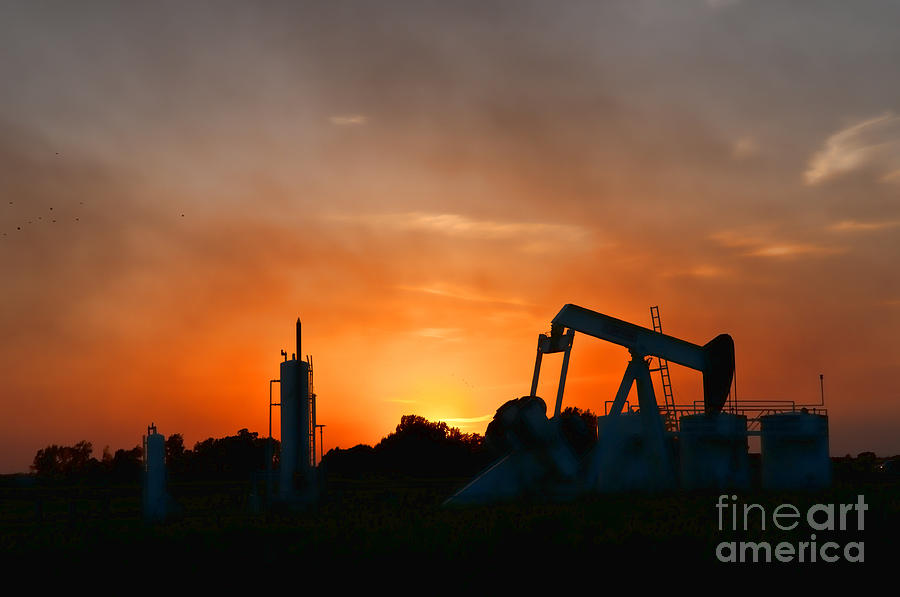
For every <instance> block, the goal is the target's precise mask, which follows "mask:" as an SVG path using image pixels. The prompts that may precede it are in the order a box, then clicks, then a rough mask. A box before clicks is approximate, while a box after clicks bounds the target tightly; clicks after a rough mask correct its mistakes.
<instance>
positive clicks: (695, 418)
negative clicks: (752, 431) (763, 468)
mask: <svg viewBox="0 0 900 597" xmlns="http://www.w3.org/2000/svg"><path fill="white" fill-rule="evenodd" d="M680 429H681V432H680V433H679V436H678V449H679V455H680V471H681V486H682V487H683V488H684V489H725V488H735V489H744V488H747V487H749V486H750V463H749V458H748V455H747V448H748V447H747V417H744V416H741V415H733V414H730V413H718V414H715V415H707V414H698V415H687V416H684V417H681V422H680Z"/></svg>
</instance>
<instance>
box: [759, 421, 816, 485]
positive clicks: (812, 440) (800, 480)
mask: <svg viewBox="0 0 900 597" xmlns="http://www.w3.org/2000/svg"><path fill="white" fill-rule="evenodd" d="M760 433H761V444H760V448H761V452H762V454H761V455H762V484H763V487H764V488H766V489H820V488H823V487H828V486H829V485H831V459H830V457H829V453H828V417H827V416H826V415H822V414H817V413H810V412H806V411H795V412H786V413H779V414H774V415H767V416H764V417H761V419H760Z"/></svg>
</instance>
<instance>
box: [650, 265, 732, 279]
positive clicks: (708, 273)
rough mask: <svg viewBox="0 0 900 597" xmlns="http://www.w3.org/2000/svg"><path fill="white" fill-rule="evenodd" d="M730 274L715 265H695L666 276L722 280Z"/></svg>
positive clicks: (671, 272)
mask: <svg viewBox="0 0 900 597" xmlns="http://www.w3.org/2000/svg"><path fill="white" fill-rule="evenodd" d="M730 273H731V272H730V271H729V270H727V269H725V268H722V267H719V266H716V265H706V264H703V265H695V266H693V267H689V268H687V269H679V270H673V271H670V272H668V273H667V274H666V275H667V276H668V277H670V278H677V277H689V278H722V277H725V276H727V275H729V274H730Z"/></svg>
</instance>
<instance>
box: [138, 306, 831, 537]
mask: <svg viewBox="0 0 900 597" xmlns="http://www.w3.org/2000/svg"><path fill="white" fill-rule="evenodd" d="M650 319H651V323H652V329H650V328H645V327H642V326H639V325H635V324H632V323H628V322H626V321H622V320H620V319H616V318H614V317H610V316H609V315H604V314H602V313H598V312H596V311H592V310H590V309H586V308H584V307H580V306H577V305H571V304H568V305H565V306H564V307H563V308H562V309H561V310H560V311H559V313H557V315H556V317H554V318H553V320H552V322H551V327H550V332H549V333H546V334H539V335H538V342H537V356H536V358H535V364H534V375H533V377H532V381H531V391H530V393H529V394H528V395H527V396H523V397H522V398H518V399H515V400H510V401H508V402H506V403H505V404H503V405H502V406H500V408H498V409H497V412H496V414H495V415H494V418H493V420H492V422H491V424H490V425H489V427H488V431H487V434H486V436H487V439H489V440H493V443H494V444H499V445H501V446H502V447H503V448H504V454H503V455H502V456H501V457H499V459H497V460H496V461H495V462H494V463H492V464H491V465H490V466H489V467H488V468H487V469H485V470H484V471H483V472H482V473H481V474H479V475H478V476H476V477H475V479H473V480H472V481H471V482H470V483H468V484H467V485H466V486H464V487H463V488H462V489H460V490H459V491H458V492H457V493H455V494H454V495H453V496H451V497H450V498H448V499H447V500H446V501H445V502H444V503H445V505H466V504H484V503H491V502H496V501H502V500H507V499H513V498H517V497H520V496H532V497H540V498H542V499H570V498H572V497H575V496H578V495H583V494H588V493H594V492H623V491H659V490H663V491H666V490H677V489H685V490H692V489H746V488H748V487H750V485H751V465H750V457H749V442H748V438H749V437H753V436H757V437H759V438H760V456H761V464H762V466H761V485H762V487H763V488H765V489H819V488H823V487H826V486H828V485H830V483H831V461H830V457H829V452H828V417H827V411H826V410H825V409H824V379H823V377H822V376H821V375H820V389H821V393H822V396H821V398H822V399H821V402H820V403H817V404H797V403H796V402H794V401H739V400H737V398H736V396H735V394H736V392H733V391H732V384H733V382H734V372H735V356H734V354H735V353H734V341H733V340H732V338H731V336H730V335H728V334H720V335H718V336H716V337H715V338H713V339H712V340H710V341H709V342H707V343H706V344H704V345H702V346H701V345H697V344H694V343H692V342H688V341H686V340H682V339H679V338H676V337H674V336H669V335H666V334H664V333H663V332H662V323H661V319H660V315H659V308H658V307H656V306H654V307H651V309H650ZM576 332H578V333H581V334H585V335H588V336H592V337H594V338H598V339H601V340H605V341H607V342H612V343H614V344H617V345H619V346H622V347H625V348H626V349H628V351H629V353H630V355H631V359H630V361H629V362H628V363H627V366H626V367H625V373H624V375H623V377H622V381H621V383H620V385H619V388H618V391H617V392H616V395H615V397H614V398H613V400H611V401H607V402H606V403H605V404H606V408H605V413H604V415H603V416H599V417H597V435H596V437H597V441H596V443H595V444H593V445H592V447H590V449H589V450H588V451H587V452H586V453H582V454H579V453H578V451H577V450H576V449H575V447H574V446H573V444H572V442H571V440H570V439H569V438H570V437H572V433H567V428H566V426H567V425H570V423H571V420H572V417H568V418H566V417H565V416H563V414H564V413H563V411H562V402H563V394H564V390H565V383H566V374H567V372H568V366H569V359H570V355H571V352H572V346H573V342H574V339H575V334H576ZM296 342H297V346H296V352H295V353H294V354H292V355H291V358H290V359H288V358H287V353H286V352H285V351H284V350H282V351H281V355H282V357H283V360H282V362H281V363H280V364H279V366H280V377H279V378H278V379H272V380H270V381H269V404H268V408H269V435H268V443H267V445H268V451H267V454H266V471H265V479H266V497H267V504H272V503H282V504H289V505H305V504H310V503H313V502H315V501H316V500H317V499H318V497H319V470H318V469H319V467H318V464H319V462H318V461H317V458H316V448H317V447H319V449H320V450H321V448H322V446H321V442H322V439H321V438H322V435H321V434H322V429H323V428H324V427H325V425H321V424H318V423H317V420H316V394H315V392H314V390H313V366H312V358H311V357H309V356H307V357H306V360H302V359H301V358H300V355H301V354H302V352H301V324H300V319H299V318H298V319H297V322H296ZM554 353H563V362H562V368H561V371H560V378H559V384H558V389H557V394H556V401H555V403H554V405H553V413H552V416H550V417H548V416H547V405H546V403H545V402H544V401H543V400H542V399H541V398H540V397H538V396H537V395H536V392H537V388H538V381H539V378H540V370H541V363H542V360H543V356H544V355H545V354H554ZM670 362H672V363H675V364H678V365H682V366H684V367H688V368H690V369H694V370H696V371H699V372H700V373H701V374H702V377H703V399H702V400H698V401H694V402H692V403H690V404H677V403H676V401H675V398H674V393H673V390H672V384H671V378H670V376H669V363H670ZM651 373H659V376H660V380H661V386H662V389H663V392H662V394H663V401H662V404H660V403H659V402H658V401H657V395H656V393H655V392H654V388H653V381H652V379H651ZM276 383H277V384H279V388H280V400H279V402H273V396H272V386H273V385H274V384H276ZM635 385H636V394H637V402H638V403H637V405H636V406H635V405H632V404H629V402H628V396H629V393H630V391H631V388H632V386H635ZM275 406H277V407H279V409H280V425H281V452H280V457H279V459H278V470H277V471H275V470H274V460H275V459H274V454H273V450H272V447H273V440H272V408H273V407H275ZM317 429H318V430H319V434H320V438H319V442H318V444H319V445H318V446H317V442H316V430H317ZM568 431H570V430H568ZM164 443H165V438H164V437H163V436H162V435H161V434H158V433H157V432H156V427H155V426H151V428H150V429H148V435H147V436H146V437H145V440H144V471H145V491H144V512H145V517H147V518H148V519H151V520H157V519H160V518H162V517H163V516H164V515H165V506H164V504H166V503H167V501H166V497H165V496H166V493H165V461H164V459H165V450H164ZM276 483H277V490H275V489H274V488H273V485H274V484H276ZM254 488H255V484H254ZM254 491H255V489H254Z"/></svg>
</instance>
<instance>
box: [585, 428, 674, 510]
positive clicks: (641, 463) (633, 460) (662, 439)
mask: <svg viewBox="0 0 900 597" xmlns="http://www.w3.org/2000/svg"><path fill="white" fill-rule="evenodd" d="M654 414H655V413H653V414H651V415H650V416H649V417H646V416H642V414H641V413H639V412H629V413H622V414H619V415H613V416H605V417H597V431H598V434H599V435H598V439H597V446H596V447H595V448H594V451H593V452H592V454H591V455H590V457H591V458H592V459H596V460H595V462H593V463H592V464H591V465H590V467H591V468H592V469H595V470H597V472H598V476H597V489H598V490H599V491H601V492H615V491H651V490H662V489H672V488H674V486H675V482H676V475H675V468H674V462H673V458H672V446H671V443H670V440H669V438H668V437H667V434H661V433H660V431H659V429H658V427H659V425H660V421H659V416H658V415H656V418H653V417H654Z"/></svg>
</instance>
